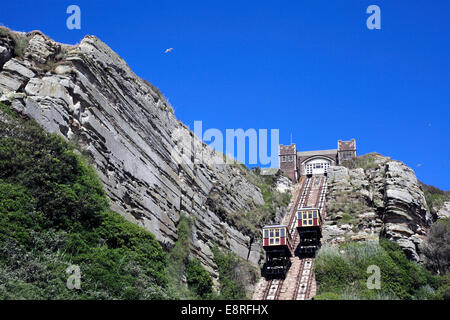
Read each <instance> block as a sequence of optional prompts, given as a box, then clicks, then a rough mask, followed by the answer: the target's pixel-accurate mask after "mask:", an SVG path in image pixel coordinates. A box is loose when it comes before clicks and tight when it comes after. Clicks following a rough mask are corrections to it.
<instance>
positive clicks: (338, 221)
mask: <svg viewBox="0 0 450 320" xmlns="http://www.w3.org/2000/svg"><path fill="white" fill-rule="evenodd" d="M358 165H359V166H361V167H359V168H355V169H348V168H346V167H332V168H330V173H329V177H330V179H329V189H328V194H327V214H328V217H327V220H328V221H327V222H326V226H325V228H324V235H325V241H330V242H340V241H343V240H348V239H351V240H363V239H377V238H378V237H379V236H383V237H385V238H387V239H390V240H393V241H395V242H397V243H398V244H399V245H400V246H401V247H402V249H403V250H404V252H405V253H406V255H407V256H408V257H409V258H410V259H412V260H415V261H421V260H423V256H422V255H421V253H422V251H421V247H422V245H423V243H424V240H425V235H426V231H427V229H428V227H429V226H430V224H431V222H432V217H431V215H430V213H429V212H428V211H427V206H426V201H425V197H424V193H423V190H422V188H421V187H420V184H419V182H418V180H417V178H416V176H415V174H414V171H413V170H412V169H410V168H409V167H407V166H406V165H405V164H403V163H401V162H398V161H393V160H391V159H390V158H386V157H383V156H380V155H377V154H370V155H368V156H365V158H364V159H363V160H362V161H360V163H359V164H358V163H357V164H356V166H358Z"/></svg>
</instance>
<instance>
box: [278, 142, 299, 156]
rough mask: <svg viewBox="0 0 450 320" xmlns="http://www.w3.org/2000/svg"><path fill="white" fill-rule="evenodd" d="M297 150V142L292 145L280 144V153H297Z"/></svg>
mask: <svg viewBox="0 0 450 320" xmlns="http://www.w3.org/2000/svg"><path fill="white" fill-rule="evenodd" d="M295 151H297V147H296V145H295V143H293V144H291V145H290V146H283V145H281V144H280V150H279V153H280V155H289V154H295Z"/></svg>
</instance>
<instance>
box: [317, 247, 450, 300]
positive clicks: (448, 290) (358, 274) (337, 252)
mask: <svg viewBox="0 0 450 320" xmlns="http://www.w3.org/2000/svg"><path fill="white" fill-rule="evenodd" d="M371 265H375V266H378V267H379V268H380V273H381V282H380V284H381V287H380V289H379V290H377V289H368V287H367V279H368V277H369V276H370V275H372V274H373V273H372V272H371V273H367V270H368V267H369V266H371ZM314 271H315V275H316V280H317V282H318V285H319V290H318V295H317V296H316V298H315V299H317V300H321V299H350V300H353V299H443V298H445V299H450V287H449V285H450V278H449V276H448V275H446V276H437V275H432V274H431V273H430V272H429V271H427V270H426V269H425V268H424V267H423V266H421V265H418V264H416V263H414V262H411V261H409V260H408V259H407V258H406V256H405V254H404V253H403V251H402V250H401V248H400V247H399V246H398V245H397V244H396V243H394V242H390V241H388V240H385V239H382V240H380V242H379V243H378V242H376V241H372V242H349V243H345V244H342V245H340V246H339V247H338V248H337V247H331V246H324V247H322V248H321V249H320V251H319V253H318V255H317V257H316V260H315V266H314Z"/></svg>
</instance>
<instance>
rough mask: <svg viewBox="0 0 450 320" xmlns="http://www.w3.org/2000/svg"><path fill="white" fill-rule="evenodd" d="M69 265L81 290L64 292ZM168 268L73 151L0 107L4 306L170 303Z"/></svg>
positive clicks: (160, 252)
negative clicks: (9, 302) (19, 302)
mask: <svg viewBox="0 0 450 320" xmlns="http://www.w3.org/2000/svg"><path fill="white" fill-rule="evenodd" d="M70 265H78V266H79V267H80V271H81V279H80V280H81V288H80V289H68V287H67V285H66V283H67V280H68V277H69V274H67V273H66V269H67V267H68V266H70ZM166 266H167V258H166V254H165V253H164V252H163V250H162V249H161V246H160V245H159V243H158V242H157V241H156V239H155V237H154V236H153V235H152V234H151V233H149V232H147V231H146V230H144V229H142V228H141V227H138V226H137V225H134V224H132V223H130V222H127V221H125V219H124V218H123V217H121V216H120V215H119V214H117V213H115V212H112V211H111V210H110V209H109V205H108V199H107V197H106V195H105V193H104V191H103V189H102V185H101V183H100V181H99V179H98V177H97V176H96V174H95V171H94V170H93V169H92V168H91V167H89V166H88V165H87V164H86V163H85V161H84V160H83V159H82V158H81V157H80V156H79V155H78V154H76V153H75V151H74V150H73V148H71V147H70V146H69V145H68V144H67V143H66V142H65V141H64V140H63V139H62V138H60V137H58V136H56V135H54V134H48V133H46V132H45V131H44V130H43V129H42V128H41V127H39V126H38V125H37V124H36V123H34V122H33V121H30V120H27V119H24V118H22V117H20V116H18V115H16V114H14V113H13V112H11V110H9V109H8V107H7V106H5V105H0V299H152V298H167V293H166V291H167V290H166V289H167V283H168V272H167V267H166Z"/></svg>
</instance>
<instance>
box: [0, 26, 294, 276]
mask: <svg viewBox="0 0 450 320" xmlns="http://www.w3.org/2000/svg"><path fill="white" fill-rule="evenodd" d="M30 37H32V38H31V40H30V42H29V45H28V47H27V49H26V50H25V58H26V60H25V61H21V60H14V61H13V62H11V63H9V64H8V67H7V70H6V69H4V70H2V71H1V72H0V90H2V91H8V92H10V91H17V90H18V91H20V93H21V94H22V96H16V95H13V96H11V95H9V96H6V95H5V96H4V97H5V98H6V97H9V99H11V100H12V102H11V107H12V108H13V109H15V110H18V111H20V112H22V113H24V114H27V115H29V116H30V117H31V118H33V119H35V120H36V121H37V122H38V123H40V124H41V125H42V126H43V127H44V128H45V129H46V130H47V131H49V132H53V133H57V134H59V135H61V136H63V137H65V138H66V139H71V138H72V137H74V136H76V137H77V140H78V141H79V144H80V146H81V148H82V149H83V150H84V151H85V152H86V154H89V155H90V157H91V158H92V160H93V164H94V166H95V167H96V169H97V171H98V173H99V176H100V179H101V181H102V182H103V184H104V187H105V191H106V193H107V195H108V196H109V198H110V199H111V207H112V209H113V210H115V211H117V212H119V213H120V214H122V215H123V216H124V217H125V218H126V219H128V220H130V221H132V222H134V223H136V224H138V225H141V226H143V227H144V228H146V229H147V230H149V231H150V232H152V233H153V234H155V236H156V238H157V239H158V240H159V241H160V242H161V243H165V244H167V245H169V246H170V245H171V244H173V243H174V241H176V239H177V228H176V225H177V222H178V220H179V217H180V214H181V213H184V214H186V215H188V216H190V217H193V218H195V219H194V226H193V230H192V248H191V250H192V252H193V253H194V254H195V255H196V256H197V257H198V258H199V260H200V261H201V262H202V264H203V265H204V266H205V267H206V268H207V270H208V271H210V272H211V273H212V274H213V275H214V276H217V267H216V265H215V264H214V261H213V254H212V252H211V246H212V245H213V244H214V243H217V244H219V246H221V247H228V248H229V249H231V250H232V251H233V252H235V253H236V254H237V255H239V256H240V257H242V258H243V259H248V260H249V261H250V262H252V263H254V264H257V263H258V262H259V260H260V258H261V243H260V241H259V240H258V239H251V238H250V237H249V236H248V235H244V234H243V233H242V232H241V231H239V230H237V229H236V228H235V227H234V226H232V225H231V224H229V223H227V220H226V219H225V218H226V216H228V215H230V214H239V213H244V212H246V211H249V210H250V209H251V208H253V207H254V206H255V205H261V204H263V203H264V200H263V197H262V194H261V190H260V189H259V188H258V187H257V186H255V185H253V184H252V183H250V182H249V181H248V180H247V178H246V174H245V173H244V172H243V171H242V170H244V169H240V168H238V167H237V166H231V165H223V164H219V163H217V159H218V158H220V157H221V156H219V155H218V154H217V153H216V152H214V151H212V150H211V149H209V148H208V147H207V146H206V145H205V144H204V143H202V142H201V141H199V140H198V139H197V138H196V136H195V135H194V134H193V132H192V131H190V130H189V128H187V127H186V126H185V125H183V124H182V123H181V122H179V121H178V120H177V119H176V117H175V116H174V115H173V112H172V111H171V107H170V105H169V104H168V103H167V101H165V99H164V97H163V96H162V95H161V94H160V93H159V91H158V90H157V89H155V88H154V87H153V86H152V85H150V84H149V83H147V82H146V81H144V80H142V79H140V78H139V77H137V76H136V75H135V74H134V73H133V72H132V71H131V69H130V68H129V67H128V65H127V64H126V63H125V61H123V59H122V58H120V57H119V56H118V55H117V54H115V53H114V52H113V51H112V50H111V49H110V48H109V47H108V46H106V45H105V44H104V43H102V42H101V41H100V40H98V39H97V38H95V37H92V36H88V37H86V38H84V39H83V40H82V41H81V43H80V45H78V46H77V47H73V48H71V49H70V50H68V53H67V54H68V56H67V61H70V63H71V66H70V67H63V66H58V67H57V68H56V69H55V72H56V74H55V75H49V74H47V75H44V76H43V74H45V72H43V71H42V70H40V69H39V68H40V67H41V64H43V63H46V62H47V61H49V59H52V58H53V56H54V55H55V54H56V53H57V52H59V50H60V45H59V44H57V43H54V42H53V41H51V40H50V39H48V38H46V37H45V36H43V35H41V34H34V35H30ZM31 66H32V67H31ZM279 188H280V189H283V190H288V189H289V188H290V187H289V185H288V184H287V182H286V181H284V180H283V179H282V178H281V179H280V181H279ZM285 212H286V211H285V209H283V208H278V209H277V216H278V218H279V219H281V217H282V216H283V215H284V214H285Z"/></svg>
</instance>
